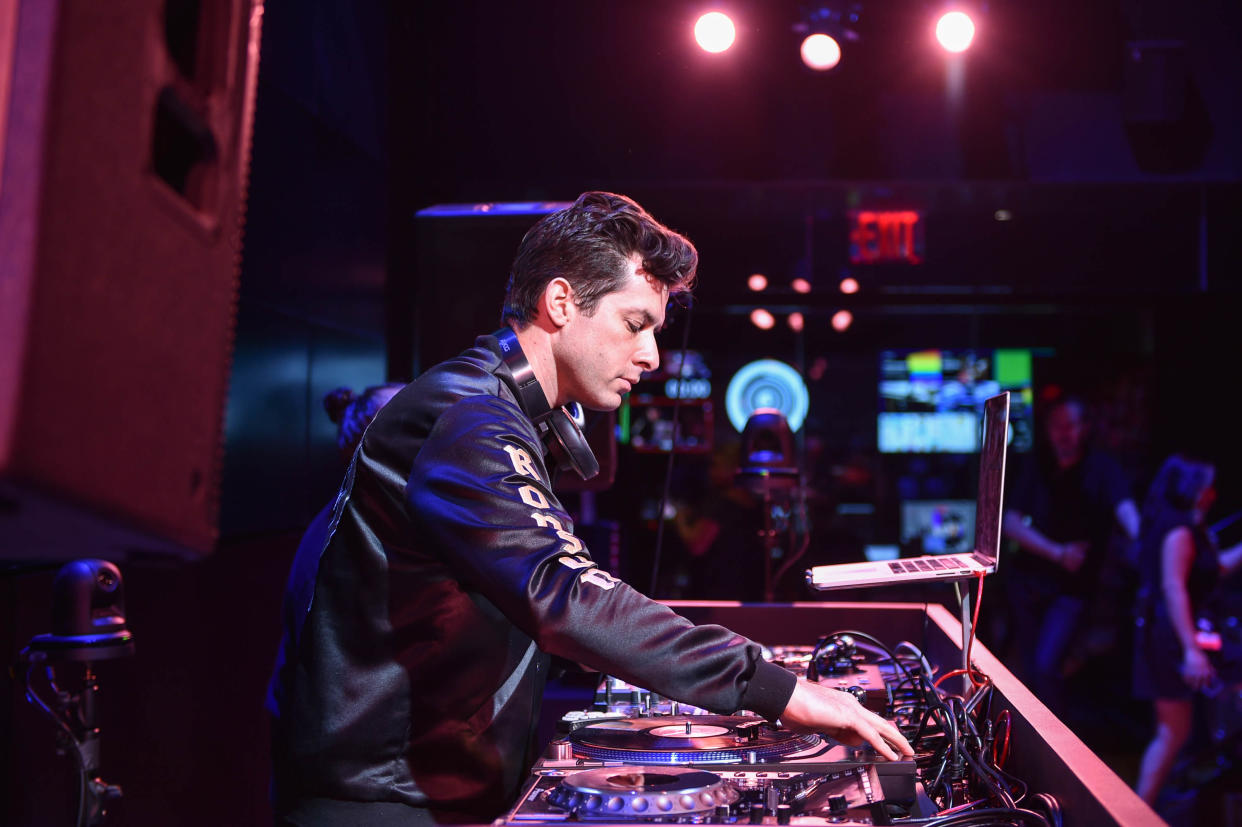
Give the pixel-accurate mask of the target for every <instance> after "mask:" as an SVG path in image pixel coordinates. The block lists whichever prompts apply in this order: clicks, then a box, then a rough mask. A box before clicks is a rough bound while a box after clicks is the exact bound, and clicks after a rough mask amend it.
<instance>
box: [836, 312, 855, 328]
mask: <svg viewBox="0 0 1242 827" xmlns="http://www.w3.org/2000/svg"><path fill="white" fill-rule="evenodd" d="M853 322H854V314H853V313H851V312H850V311H848V310H838V311H837V312H836V313H833V314H832V329H833V330H835V331H837V332H838V333H844V332H845V331H846V330H848V329H849V326H850V325H851V324H853Z"/></svg>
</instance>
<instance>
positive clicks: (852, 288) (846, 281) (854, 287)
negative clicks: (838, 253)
mask: <svg viewBox="0 0 1242 827" xmlns="http://www.w3.org/2000/svg"><path fill="white" fill-rule="evenodd" d="M840 287H841V292H842V293H846V294H852V293H857V292H858V279H856V278H854V277H853V276H846V277H845V278H843V279H841V285H840Z"/></svg>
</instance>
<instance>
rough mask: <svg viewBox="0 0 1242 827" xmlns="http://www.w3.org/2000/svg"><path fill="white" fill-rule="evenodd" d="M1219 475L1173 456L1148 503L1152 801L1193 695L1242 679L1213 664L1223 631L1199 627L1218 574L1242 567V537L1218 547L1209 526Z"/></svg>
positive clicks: (1139, 649) (1146, 638)
mask: <svg viewBox="0 0 1242 827" xmlns="http://www.w3.org/2000/svg"><path fill="white" fill-rule="evenodd" d="M1215 476H1216V470H1215V468H1214V467H1213V466H1212V465H1211V464H1210V463H1207V462H1203V461H1201V460H1197V459H1192V458H1190V457H1188V456H1185V455H1182V454H1174V455H1173V456H1170V457H1169V458H1168V459H1166V460H1165V462H1164V464H1163V465H1162V466H1161V468H1160V470H1159V471H1158V472H1157V473H1156V476H1155V478H1154V479H1153V480H1152V483H1151V488H1150V490H1149V491H1148V493H1147V498H1146V499H1145V500H1144V502H1143V512H1142V519H1143V529H1142V533H1141V535H1140V538H1139V545H1138V548H1139V551H1138V566H1139V578H1140V581H1139V591H1138V599H1137V601H1136V606H1135V641H1134V655H1135V656H1134V674H1133V689H1134V695H1135V697H1136V698H1139V699H1143V700H1149V701H1151V702H1152V705H1153V708H1154V711H1155V718H1156V722H1155V723H1156V727H1155V733H1154V734H1153V735H1152V739H1151V741H1150V742H1149V743H1148V744H1147V748H1146V750H1145V751H1144V752H1143V759H1142V762H1141V764H1140V765H1139V774H1138V782H1137V784H1136V789H1137V792H1138V794H1139V796H1140V797H1141V798H1142V799H1143V800H1144V801H1146V802H1147V803H1148V804H1151V805H1153V806H1154V805H1155V803H1156V799H1157V796H1158V795H1159V793H1160V790H1161V788H1162V787H1163V786H1164V783H1165V780H1166V779H1167V778H1168V775H1169V770H1170V769H1171V768H1172V766H1173V762H1174V760H1175V759H1176V758H1177V754H1178V753H1179V752H1180V751H1181V749H1182V747H1184V746H1185V745H1186V742H1187V741H1188V740H1189V738H1190V735H1191V728H1192V722H1193V713H1194V707H1193V698H1194V693H1195V692H1196V691H1200V690H1203V689H1206V688H1208V687H1210V686H1211V685H1213V684H1219V683H1227V684H1233V683H1236V682H1237V681H1239V680H1240V679H1242V670H1240V669H1239V667H1240V666H1242V665H1240V664H1238V663H1237V662H1227V661H1221V662H1220V663H1219V664H1214V663H1213V657H1216V655H1214V654H1213V650H1217V649H1219V637H1218V636H1217V637H1213V634H1212V632H1211V631H1210V630H1209V629H1207V628H1200V625H1199V621H1200V619H1201V618H1202V619H1206V618H1208V617H1210V615H1211V607H1212V603H1213V598H1214V596H1215V595H1216V593H1217V587H1218V584H1219V582H1220V579H1221V577H1222V576H1223V575H1227V574H1230V573H1232V572H1234V571H1237V570H1238V568H1239V567H1242V543H1240V544H1238V545H1236V546H1233V547H1232V548H1229V549H1227V550H1224V551H1221V550H1219V549H1218V548H1217V545H1216V541H1215V539H1214V538H1213V537H1212V536H1211V534H1209V533H1208V531H1207V530H1206V529H1205V528H1204V518H1205V516H1206V514H1207V512H1208V510H1209V509H1210V508H1211V506H1212V503H1213V502H1214V500H1215V498H1216V491H1215V488H1214V481H1215ZM1206 625H1207V624H1205V626H1206ZM1217 634H1218V632H1217ZM1218 665H1219V667H1220V668H1219V670H1218Z"/></svg>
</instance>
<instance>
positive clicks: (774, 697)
mask: <svg viewBox="0 0 1242 827" xmlns="http://www.w3.org/2000/svg"><path fill="white" fill-rule="evenodd" d="M797 683H798V676H797V675H795V674H794V673H793V672H790V671H789V670H788V669H785V668H784V667H782V666H777V665H776V664H774V663H770V662H769V661H766V660H761V661H759V663H758V664H757V665H756V666H755V675H754V677H752V678H751V679H750V683H749V684H747V686H746V696H745V697H744V698H743V699H742V706H743V708H745V709H749V710H751V711H752V712H755V713H757V714H759V715H762V716H763V717H764V718H767V719H768V720H769V721H775V720H776V719H777V718H779V717H780V716H781V713H782V712H784V711H785V707H786V706H788V705H789V699H790V698H791V697H793V691H794V686H795V685H796V684H797Z"/></svg>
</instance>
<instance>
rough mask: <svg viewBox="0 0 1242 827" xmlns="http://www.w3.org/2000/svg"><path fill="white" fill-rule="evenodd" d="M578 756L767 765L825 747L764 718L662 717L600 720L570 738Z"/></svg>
mask: <svg viewBox="0 0 1242 827" xmlns="http://www.w3.org/2000/svg"><path fill="white" fill-rule="evenodd" d="M569 741H570V742H571V744H572V745H573V752H574V755H575V756H577V757H579V758H591V759H596V760H602V761H625V762H627V763H640V764H719V763H736V762H744V761H747V760H749V758H750V756H751V754H752V753H753V754H754V760H756V761H765V760H770V759H773V758H777V757H781V756H788V755H791V754H793V753H796V752H802V751H804V750H808V749H811V748H813V747H818V746H822V745H823V741H822V740H821V739H820V738H819V736H817V735H801V734H798V733H793V732H789V731H787V730H783V729H780V728H779V727H775V726H773V725H772V724H769V723H768V722H767V721H764V720H762V719H759V718H750V717H744V716H732V715H660V716H656V717H653V718H623V719H621V720H612V721H600V722H599V723H596V724H590V725H587V726H584V727H580V728H579V729H577V730H575V731H574V732H572V733H570V734H569Z"/></svg>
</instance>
